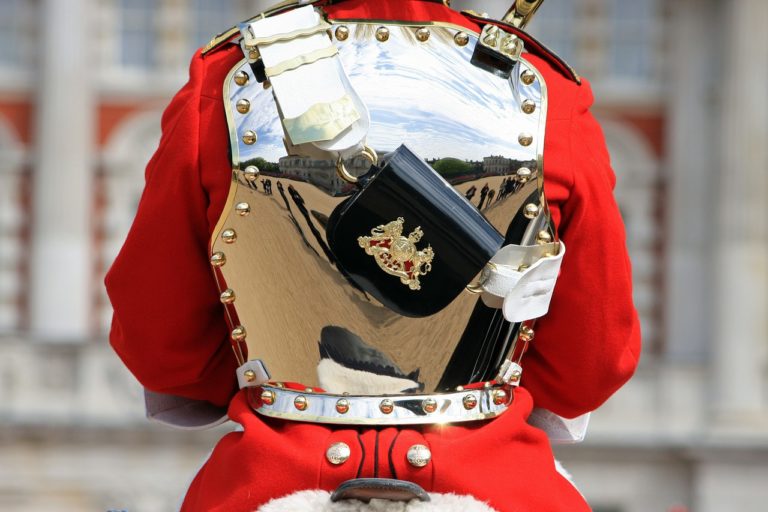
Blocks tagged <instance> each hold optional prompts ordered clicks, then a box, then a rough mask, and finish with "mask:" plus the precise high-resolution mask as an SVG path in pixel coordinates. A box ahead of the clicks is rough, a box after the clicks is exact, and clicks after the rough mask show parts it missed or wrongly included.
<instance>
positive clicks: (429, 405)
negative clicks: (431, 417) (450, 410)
mask: <svg viewBox="0 0 768 512" xmlns="http://www.w3.org/2000/svg"><path fill="white" fill-rule="evenodd" d="M421 408H422V409H424V412H426V413H428V414H431V413H433V412H435V411H436V410H437V401H436V400H435V399H434V398H427V399H426V400H424V402H423V403H422V404H421Z"/></svg>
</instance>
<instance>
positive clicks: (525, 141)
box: [517, 133, 533, 147]
mask: <svg viewBox="0 0 768 512" xmlns="http://www.w3.org/2000/svg"><path fill="white" fill-rule="evenodd" d="M517 141H518V142H519V143H520V145H521V146H526V147H527V146H530V145H531V144H532V143H533V135H531V134H530V133H521V134H520V135H519V136H518V137H517Z"/></svg>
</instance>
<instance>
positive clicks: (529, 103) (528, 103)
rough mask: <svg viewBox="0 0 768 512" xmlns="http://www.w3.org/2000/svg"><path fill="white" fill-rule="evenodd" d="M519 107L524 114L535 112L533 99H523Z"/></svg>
mask: <svg viewBox="0 0 768 512" xmlns="http://www.w3.org/2000/svg"><path fill="white" fill-rule="evenodd" d="M521 108H522V109H523V112H525V113H526V114H533V113H534V112H536V103H535V102H534V101H533V100H525V101H524V102H523V104H522V105H521Z"/></svg>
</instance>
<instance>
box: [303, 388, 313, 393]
mask: <svg viewBox="0 0 768 512" xmlns="http://www.w3.org/2000/svg"><path fill="white" fill-rule="evenodd" d="M304 392H305V393H314V392H315V390H314V389H312V388H304Z"/></svg>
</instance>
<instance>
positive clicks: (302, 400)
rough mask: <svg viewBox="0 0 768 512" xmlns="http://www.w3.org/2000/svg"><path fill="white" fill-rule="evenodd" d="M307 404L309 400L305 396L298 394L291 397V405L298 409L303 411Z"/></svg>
mask: <svg viewBox="0 0 768 512" xmlns="http://www.w3.org/2000/svg"><path fill="white" fill-rule="evenodd" d="M308 405H309V400H307V397H305V396H302V395H299V396H297V397H296V398H294V399H293V406H294V407H295V408H297V409H298V410H300V411H305V410H306V409H307V406H308Z"/></svg>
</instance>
